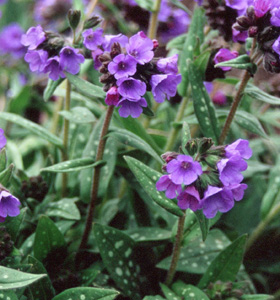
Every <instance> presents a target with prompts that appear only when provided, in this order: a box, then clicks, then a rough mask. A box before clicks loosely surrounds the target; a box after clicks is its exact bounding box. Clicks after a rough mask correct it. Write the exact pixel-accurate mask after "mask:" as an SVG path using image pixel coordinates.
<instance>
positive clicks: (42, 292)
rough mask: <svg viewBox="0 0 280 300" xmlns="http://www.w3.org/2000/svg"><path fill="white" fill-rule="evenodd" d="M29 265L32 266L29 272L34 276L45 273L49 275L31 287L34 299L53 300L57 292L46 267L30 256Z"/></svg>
mask: <svg viewBox="0 0 280 300" xmlns="http://www.w3.org/2000/svg"><path fill="white" fill-rule="evenodd" d="M28 263H29V264H30V265H31V268H30V269H29V272H31V273H32V274H41V273H43V274H46V275H47V276H46V277H45V278H42V280H40V281H37V282H35V283H34V284H33V285H32V286H30V287H29V291H30V293H31V294H32V295H33V298H34V299H35V300H37V299H38V300H51V299H52V298H53V297H54V295H55V291H54V288H53V286H52V283H51V280H50V278H49V276H48V274H47V271H46V269H45V267H44V266H43V264H42V263H41V262H40V261H38V260H37V259H36V258H34V257H32V256H28Z"/></svg>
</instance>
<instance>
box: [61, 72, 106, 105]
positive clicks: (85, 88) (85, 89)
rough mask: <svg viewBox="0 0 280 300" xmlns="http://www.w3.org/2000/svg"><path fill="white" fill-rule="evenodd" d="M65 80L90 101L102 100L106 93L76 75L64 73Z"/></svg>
mask: <svg viewBox="0 0 280 300" xmlns="http://www.w3.org/2000/svg"><path fill="white" fill-rule="evenodd" d="M66 77H67V79H68V80H69V81H70V82H71V84H73V86H75V88H76V89H77V90H78V91H79V92H80V93H81V94H82V95H85V96H87V97H89V98H90V99H98V100H104V99H105V97H106V93H105V92H104V91H103V89H102V88H101V87H100V86H97V85H94V84H92V83H90V82H88V81H86V80H84V79H82V78H80V77H78V76H76V75H72V74H70V73H66Z"/></svg>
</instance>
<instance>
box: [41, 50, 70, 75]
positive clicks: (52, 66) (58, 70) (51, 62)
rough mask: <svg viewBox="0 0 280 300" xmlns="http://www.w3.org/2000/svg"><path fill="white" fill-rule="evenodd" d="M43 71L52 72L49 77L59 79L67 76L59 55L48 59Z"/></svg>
mask: <svg viewBox="0 0 280 300" xmlns="http://www.w3.org/2000/svg"><path fill="white" fill-rule="evenodd" d="M43 72H44V73H48V72H50V73H49V77H50V79H52V80H58V79H59V77H61V78H65V75H64V73H63V72H62V67H61V65H60V64H59V57H58V56H54V57H51V58H49V59H48V60H47V62H46V64H45V67H44V70H43Z"/></svg>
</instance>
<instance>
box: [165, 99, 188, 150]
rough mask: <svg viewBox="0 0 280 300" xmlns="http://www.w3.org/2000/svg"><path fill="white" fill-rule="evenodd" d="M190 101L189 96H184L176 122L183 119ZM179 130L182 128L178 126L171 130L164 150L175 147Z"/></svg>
mask: <svg viewBox="0 0 280 300" xmlns="http://www.w3.org/2000/svg"><path fill="white" fill-rule="evenodd" d="M188 101H189V97H184V98H183V99H182V102H181V104H180V107H179V109H178V112H177V116H176V118H175V123H176V122H181V121H182V119H183V117H184V112H185V108H186V106H187V104H188ZM179 130H180V128H179V127H178V126H176V127H172V129H171V132H170V134H169V137H168V139H167V143H166V145H165V148H164V152H166V151H170V150H172V149H173V148H174V143H175V140H176V138H177V135H178V132H179Z"/></svg>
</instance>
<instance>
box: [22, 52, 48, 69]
mask: <svg viewBox="0 0 280 300" xmlns="http://www.w3.org/2000/svg"><path fill="white" fill-rule="evenodd" d="M47 59H48V52H47V51H44V50H42V49H41V50H28V52H27V53H26V54H25V56H24V60H25V61H26V62H28V63H29V68H30V70H31V71H32V72H36V71H38V72H42V71H43V70H44V67H45V65H46V61H47Z"/></svg>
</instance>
